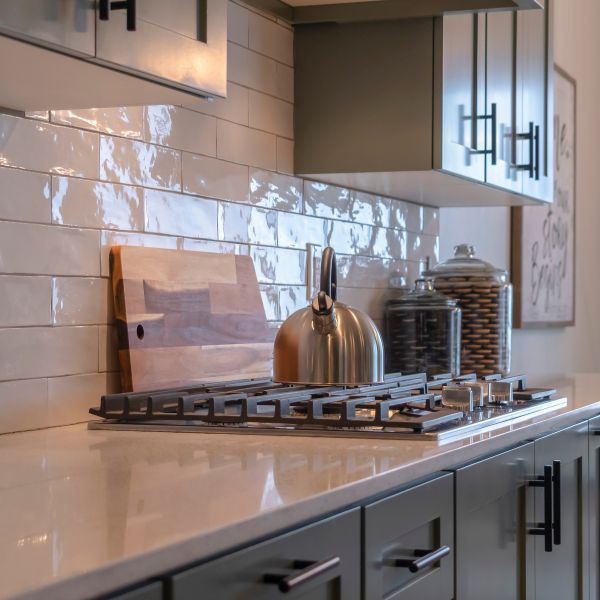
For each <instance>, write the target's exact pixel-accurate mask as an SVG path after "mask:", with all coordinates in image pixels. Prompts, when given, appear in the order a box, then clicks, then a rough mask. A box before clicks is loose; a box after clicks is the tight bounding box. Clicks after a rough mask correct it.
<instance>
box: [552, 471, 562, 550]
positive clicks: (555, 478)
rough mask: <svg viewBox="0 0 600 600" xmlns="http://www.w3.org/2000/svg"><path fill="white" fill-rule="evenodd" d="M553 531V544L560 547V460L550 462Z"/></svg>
mask: <svg viewBox="0 0 600 600" xmlns="http://www.w3.org/2000/svg"><path fill="white" fill-rule="evenodd" d="M552 495H553V503H552V506H553V509H554V510H553V515H552V517H553V520H554V524H553V529H554V544H555V545H556V546H560V537H561V520H562V518H561V510H560V460H555V461H552Z"/></svg>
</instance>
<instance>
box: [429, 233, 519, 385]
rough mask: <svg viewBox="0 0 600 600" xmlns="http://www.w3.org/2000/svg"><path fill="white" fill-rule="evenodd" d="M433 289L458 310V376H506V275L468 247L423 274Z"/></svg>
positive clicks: (509, 311)
mask: <svg viewBox="0 0 600 600" xmlns="http://www.w3.org/2000/svg"><path fill="white" fill-rule="evenodd" d="M424 275H426V276H427V277H430V278H431V279H432V280H433V285H434V287H435V289H436V290H437V291H439V292H442V293H443V294H446V295H447V296H448V297H450V298H455V299H456V300H458V304H459V306H460V308H461V309H462V350H461V372H462V373H463V374H464V373H472V372H475V373H477V374H478V375H480V376H482V375H491V374H493V373H501V374H502V375H508V373H509V372H510V354H511V329H512V286H511V284H510V282H509V281H508V273H507V272H506V271H503V270H502V269H497V268H496V267H494V266H492V265H491V264H490V263H487V262H485V261H483V260H480V259H478V258H475V249H474V248H473V246H469V245H468V244H460V245H459V246H456V247H455V248H454V257H453V258H450V259H448V260H446V261H444V262H442V263H440V264H439V265H436V266H435V267H434V268H433V269H430V270H429V271H427V272H426V273H424Z"/></svg>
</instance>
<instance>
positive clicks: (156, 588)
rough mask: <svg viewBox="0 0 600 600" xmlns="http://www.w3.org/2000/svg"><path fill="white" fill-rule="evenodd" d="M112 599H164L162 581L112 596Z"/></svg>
mask: <svg viewBox="0 0 600 600" xmlns="http://www.w3.org/2000/svg"><path fill="white" fill-rule="evenodd" d="M110 600H163V586H162V583H160V582H158V581H155V582H154V583H149V584H148V585H144V586H142V587H140V588H137V589H135V590H130V591H128V592H123V593H122V594H117V595H116V596H110Z"/></svg>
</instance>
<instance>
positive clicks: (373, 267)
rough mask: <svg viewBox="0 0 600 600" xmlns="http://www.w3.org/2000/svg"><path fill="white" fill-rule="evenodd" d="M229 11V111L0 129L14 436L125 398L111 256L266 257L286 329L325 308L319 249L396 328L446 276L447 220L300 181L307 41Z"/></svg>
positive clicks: (100, 114) (82, 115)
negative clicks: (300, 100)
mask: <svg viewBox="0 0 600 600" xmlns="http://www.w3.org/2000/svg"><path fill="white" fill-rule="evenodd" d="M228 10H229V28H228V35H229V44H228V47H229V56H228V64H229V75H230V81H229V83H228V98H227V99H215V100H214V101H207V100H204V99H201V98H197V99H190V100H189V102H188V103H186V105H185V106H183V107H181V106H165V105H160V106H138V107H116V108H107V109H104V108H98V109H86V110H61V111H53V112H52V113H51V115H50V114H49V113H47V112H44V113H40V114H30V115H28V118H26V119H23V118H19V117H14V116H7V115H0V298H2V300H3V305H2V308H3V311H2V314H1V315H0V433H2V432H6V431H16V430H20V429H28V428H32V427H44V426H47V425H59V424H63V423H70V422H76V421H82V420H86V419H87V418H88V413H87V410H88V408H89V406H90V405H91V404H93V403H94V402H96V401H97V400H98V398H99V396H100V395H101V394H102V393H105V392H107V391H109V392H112V391H116V390H117V389H118V387H119V381H118V373H117V371H118V369H119V364H118V354H117V335H116V331H117V330H116V327H115V325H114V315H113V310H112V290H111V289H110V280H109V259H108V257H109V251H110V248H111V247H112V246H117V245H137V246H146V247H157V248H171V249H184V250H192V251H201V252H221V253H235V254H243V255H249V256H250V257H251V258H252V260H253V262H254V265H255V268H256V273H257V278H258V281H259V285H260V293H261V297H262V299H263V304H264V307H265V312H266V316H267V318H268V320H269V325H270V326H271V327H272V328H274V329H275V328H277V327H278V326H279V325H280V324H281V322H282V320H284V319H286V318H287V317H288V316H289V315H290V314H292V313H293V312H294V311H296V310H298V309H300V308H303V307H305V306H307V304H308V300H307V298H306V293H307V287H306V285H307V282H306V260H307V253H306V244H307V243H311V244H318V245H319V246H321V247H322V246H325V245H326V244H328V243H331V244H332V245H333V246H334V248H335V250H336V252H337V256H338V274H339V283H340V288H339V297H340V299H341V300H342V301H343V302H347V303H350V304H353V305H355V306H357V307H359V308H362V309H363V310H367V311H368V312H369V313H370V314H371V316H372V317H374V318H375V320H376V322H377V323H379V324H381V322H382V316H383V303H384V299H385V297H386V294H387V293H388V288H389V286H390V285H409V284H410V285H412V282H413V281H414V279H415V278H416V277H417V276H418V275H419V273H420V271H421V269H422V268H423V265H424V262H425V258H426V257H427V256H429V257H430V258H431V261H432V262H435V261H437V260H439V241H438V230H439V213H438V210H437V209H434V208H429V207H421V206H418V205H415V204H411V203H408V202H405V201H403V200H398V199H390V198H384V197H380V196H376V195H373V194H368V193H364V192H358V191H355V190H349V189H346V188H341V187H336V186H332V185H328V184H324V183H320V182H315V181H304V180H303V179H302V178H299V177H295V176H294V175H293V173H294V160H293V154H294V141H293V136H294V131H293V100H294V69H293V29H292V28H291V27H289V26H288V25H287V24H285V23H282V22H279V21H278V20H277V19H275V18H271V17H270V16H268V15H267V13H263V12H262V11H260V10H256V9H253V8H249V7H247V6H245V5H243V3H241V2H230V3H229V9H228ZM317 263H318V260H316V261H315V266H316V267H317V270H316V272H317V274H318V264H317ZM315 281H316V279H315V278H313V282H312V283H311V286H310V287H311V293H314V289H313V288H314V287H315ZM233 376H235V373H233V372H232V377H233ZM17 380H18V381H17ZM48 407H50V412H49V411H48Z"/></svg>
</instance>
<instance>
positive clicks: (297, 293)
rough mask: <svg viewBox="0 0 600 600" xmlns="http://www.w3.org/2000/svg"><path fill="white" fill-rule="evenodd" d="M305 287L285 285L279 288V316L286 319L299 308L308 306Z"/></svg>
mask: <svg viewBox="0 0 600 600" xmlns="http://www.w3.org/2000/svg"><path fill="white" fill-rule="evenodd" d="M308 304H309V300H308V299H307V298H306V287H305V286H299V285H286V286H281V287H280V288H279V306H280V312H281V318H282V319H287V318H288V317H289V316H290V315H292V314H293V313H295V312H296V311H297V310H300V309H301V308H305V307H306V306H308Z"/></svg>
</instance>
